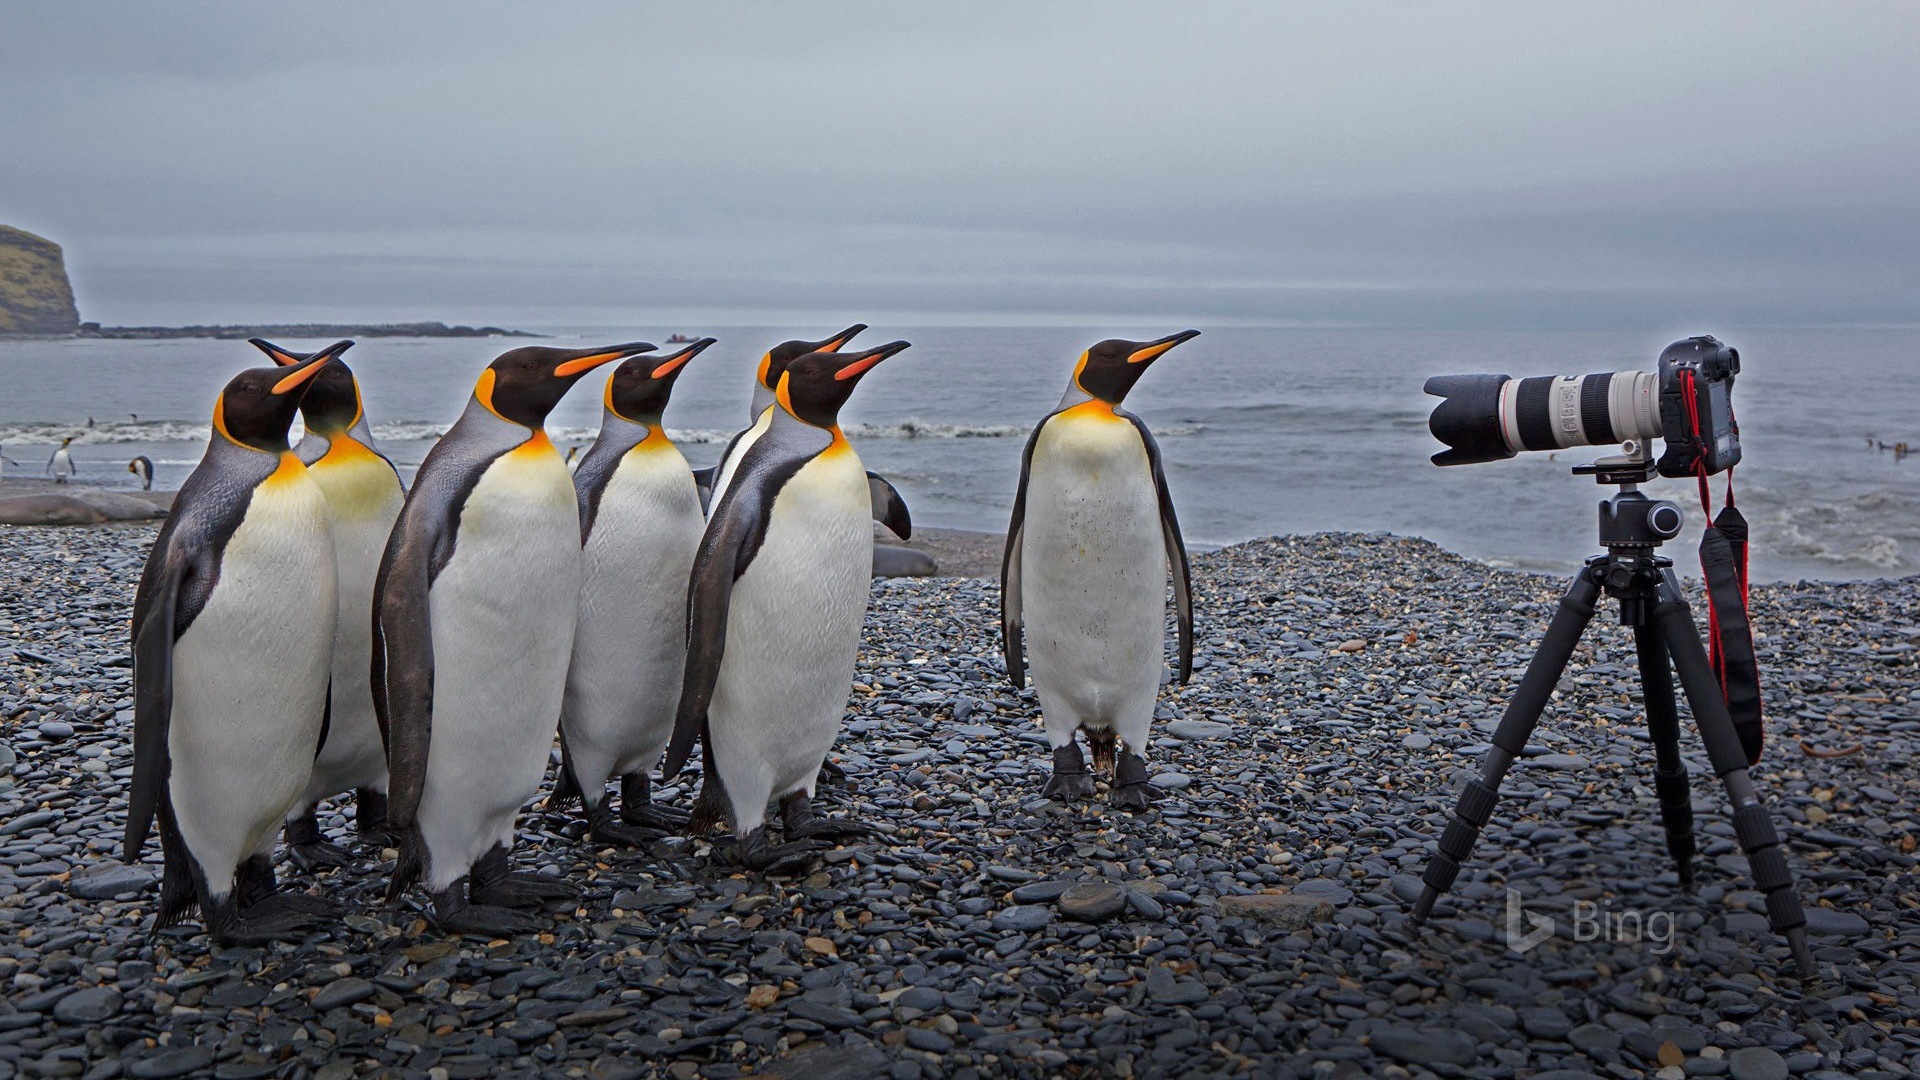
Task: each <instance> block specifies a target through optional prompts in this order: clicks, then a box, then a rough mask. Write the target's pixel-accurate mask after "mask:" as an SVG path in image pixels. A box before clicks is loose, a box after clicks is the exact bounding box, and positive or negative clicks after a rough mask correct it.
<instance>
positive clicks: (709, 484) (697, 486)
mask: <svg viewBox="0 0 1920 1080" xmlns="http://www.w3.org/2000/svg"><path fill="white" fill-rule="evenodd" d="M727 445H728V446H732V445H733V443H731V442H729V443H727ZM719 472H720V467H719V466H718V465H714V466H712V467H709V468H705V469H695V470H693V489H694V490H695V491H697V492H699V493H700V511H701V512H702V513H705V512H706V509H707V504H708V503H709V502H711V501H712V500H713V480H714V477H715V476H716V475H718V474H719Z"/></svg>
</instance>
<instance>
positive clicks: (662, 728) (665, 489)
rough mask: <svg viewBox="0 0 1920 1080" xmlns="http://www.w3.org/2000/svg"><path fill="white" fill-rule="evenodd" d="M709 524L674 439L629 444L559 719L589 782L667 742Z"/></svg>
mask: <svg viewBox="0 0 1920 1080" xmlns="http://www.w3.org/2000/svg"><path fill="white" fill-rule="evenodd" d="M661 442H662V443H665V439H664V437H661ZM705 524H706V523H705V518H704V517H703V516H702V514H701V512H700V496H699V493H698V491H696V490H695V488H694V485H693V476H692V474H691V473H690V472H689V471H688V469H687V461H686V458H684V457H682V456H681V454H680V452H679V451H678V450H676V449H674V448H673V446H672V444H670V443H665V445H662V446H659V447H650V446H647V445H646V444H644V443H643V444H642V445H641V446H638V447H635V448H634V449H633V450H630V451H628V453H627V454H626V456H625V457H624V458H623V459H622V460H621V462H620V465H619V467H618V468H617V469H615V471H614V474H613V476H612V477H610V478H609V479H608V480H607V485H606V487H605V489H603V490H602V491H601V493H600V501H599V506H598V509H597V510H596V511H595V514H594V519H593V531H592V532H591V533H590V534H589V535H588V537H587V543H586V550H585V552H584V553H583V563H584V570H585V572H584V576H583V579H582V585H581V589H580V622H579V629H578V631H577V632H576V633H575V635H574V643H573V665H572V667H571V669H570V670H569V671H568V673H567V693H566V708H565V712H564V717H563V720H562V723H563V725H564V726H565V730H566V735H567V749H568V753H569V754H570V755H571V758H572V760H573V763H574V766H575V771H576V774H577V775H579V776H580V779H581V781H582V783H583V784H584V783H590V782H592V781H594V780H601V781H604V780H605V778H606V776H607V775H609V774H611V773H613V772H625V771H628V770H630V769H632V768H644V767H650V766H651V765H652V764H653V759H654V758H656V757H658V755H659V754H660V752H661V751H662V750H664V749H665V748H666V744H667V739H668V737H669V736H670V735H671V734H672V730H673V711H674V706H675V704H676V703H677V702H678V700H679V697H680V680H681V675H682V673H683V671H684V667H685V664H686V657H687V579H688V576H689V575H690V573H691V572H692V570H693V558H694V553H695V551H696V550H697V549H698V547H699V545H700V535H701V533H702V531H703V530H704V528H705Z"/></svg>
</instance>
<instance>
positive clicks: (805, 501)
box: [709, 445, 873, 794]
mask: <svg viewBox="0 0 1920 1080" xmlns="http://www.w3.org/2000/svg"><path fill="white" fill-rule="evenodd" d="M768 514H769V519H768V522H767V532H766V538H765V539H764V540H763V541H762V542H761V545H760V549H759V551H758V552H756V553H755V555H754V558H753V562H752V563H751V564H749V565H748V567H747V570H746V572H745V573H744V574H742V575H741V576H740V579H739V580H738V581H736V582H735V583H734V587H733V594H732V600H731V603H730V605H729V609H728V617H727V644H726V653H725V656H724V659H722V661H721V666H720V676H719V680H718V682H717V684H716V685H715V687H714V697H713V705H712V708H711V709H710V710H709V716H710V718H711V721H712V729H713V738H714V743H715V748H716V751H717V752H718V753H719V754H720V756H721V757H722V759H723V761H724V760H725V759H733V760H735V761H739V760H743V759H751V760H754V761H756V762H759V763H762V764H764V765H765V766H766V767H767V768H768V772H769V776H768V779H770V780H771V781H772V785H773V793H774V794H780V793H781V792H783V791H786V790H790V789H791V785H793V784H797V783H800V782H802V781H804V780H807V779H810V778H811V777H812V775H813V773H814V772H815V771H816V770H817V769H818V768H819V765H820V760H821V758H822V757H824V756H825V754H826V752H827V749H828V748H829V747H830V746H831V745H832V743H833V738H834V736H835V734H836V733H837V732H838V731H839V727H840V719H841V716H842V714H843V713H844V712H845V710H846V704H847V691H848V689H849V687H850V686H851V685H852V682H853V667H854V660H855V658H856V656H857V655H858V653H859V649H860V625H861V622H862V620H863V619H864V618H865V615H866V609H867V596H868V592H869V588H870V585H869V583H870V581H871V579H872V573H873V526H872V525H871V524H870V520H871V517H872V502H871V500H870V497H869V495H868V493H867V479H866V470H865V469H864V467H862V466H861V464H860V458H859V456H858V455H856V454H855V453H854V452H853V450H852V448H851V447H848V446H845V445H841V446H837V447H835V448H833V449H830V450H828V451H826V452H825V453H822V454H820V455H819V456H817V457H815V458H813V459H812V460H810V461H809V462H808V463H807V464H806V465H804V466H802V467H801V468H800V470H799V471H798V472H797V473H795V474H794V475H793V477H792V478H790V479H789V480H788V481H787V482H786V484H785V485H784V486H783V487H782V488H781V490H780V493H779V494H778V495H777V496H776V497H775V498H774V500H773V506H772V507H771V509H770V510H769V511H768ZM726 768H727V766H726V765H725V764H724V763H723V765H722V769H723V771H724V770H726ZM730 784H731V781H730Z"/></svg>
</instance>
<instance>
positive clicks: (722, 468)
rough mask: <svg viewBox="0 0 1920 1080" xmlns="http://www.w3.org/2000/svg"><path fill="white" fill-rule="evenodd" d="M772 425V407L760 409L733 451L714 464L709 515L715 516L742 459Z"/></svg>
mask: <svg viewBox="0 0 1920 1080" xmlns="http://www.w3.org/2000/svg"><path fill="white" fill-rule="evenodd" d="M772 426H773V410H772V409H770V408H768V409H762V410H760V416H759V418H758V419H756V420H754V422H753V426H752V427H750V428H748V429H747V430H745V431H743V432H741V433H740V438H739V440H738V441H736V442H735V443H734V444H733V449H732V451H731V452H729V453H728V454H727V455H726V456H725V457H723V458H721V459H720V461H719V462H718V463H717V464H716V465H715V466H714V470H713V492H712V494H710V495H709V496H708V497H707V516H708V517H712V516H713V511H714V508H716V507H718V506H719V505H720V496H721V495H722V494H724V493H725V492H726V490H727V486H728V485H729V484H732V483H733V476H734V474H735V473H736V472H738V471H739V470H740V461H741V459H742V458H745V457H746V456H747V451H748V450H750V449H752V448H753V444H754V443H755V442H758V441H759V439H760V436H762V435H765V434H766V433H767V429H768V428H770V427H772Z"/></svg>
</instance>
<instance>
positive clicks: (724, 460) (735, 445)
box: [693, 323, 913, 540]
mask: <svg viewBox="0 0 1920 1080" xmlns="http://www.w3.org/2000/svg"><path fill="white" fill-rule="evenodd" d="M866 328H867V324H866V323H854V324H853V325H852V326H849V327H847V328H846V329H845V330H842V331H840V332H839V333H837V334H835V335H833V336H832V337H830V338H825V339H823V340H820V341H783V342H781V343H780V344H778V345H775V346H774V347H773V348H771V349H769V350H767V353H766V355H765V356H762V357H761V358H760V366H759V367H758V368H756V369H755V370H754V376H753V401H752V403H751V405H749V407H748V410H747V426H746V428H744V429H743V430H741V431H738V432H736V433H735V434H734V436H733V438H731V439H729V440H727V445H726V448H725V449H723V450H722V451H720V460H719V462H718V463H716V464H715V465H714V466H713V468H711V469H700V470H698V471H696V472H695V473H694V474H693V478H694V482H695V483H697V484H698V485H699V486H700V502H701V505H703V506H705V507H707V508H708V509H709V510H711V509H712V507H713V505H714V492H716V491H724V490H726V486H727V484H728V483H730V482H732V480H733V474H734V471H735V469H736V467H737V466H738V464H739V461H740V458H741V456H742V455H743V454H745V453H746V452H747V449H748V448H749V447H751V446H752V445H753V443H754V440H755V439H758V438H759V437H760V436H761V434H763V433H764V432H765V431H766V429H767V424H768V423H769V422H771V420H772V417H773V405H774V390H775V388H776V387H778V386H779V385H780V376H782V375H784V374H786V372H787V365H788V364H791V363H792V362H793V361H794V360H795V359H797V358H799V357H802V356H806V355H808V354H810V353H837V352H839V351H840V350H841V349H844V348H846V346H847V343H848V342H851V341H852V340H853V339H854V338H855V337H857V336H859V334H860V332H861V331H863V330H865V329H866ZM867 495H868V498H869V499H870V500H871V501H872V504H873V520H875V521H877V522H879V523H880V524H882V525H885V526H886V527H887V529H888V531H890V532H892V533H893V534H894V535H895V536H898V537H899V538H900V539H902V540H911V539H913V521H912V519H911V517H910V516H909V515H908V513H907V504H906V501H905V500H903V499H902V498H900V492H899V491H897V490H895V488H894V486H893V484H892V483H891V482H889V481H888V480H887V478H886V477H884V476H881V475H880V474H878V473H868V474H867Z"/></svg>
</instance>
